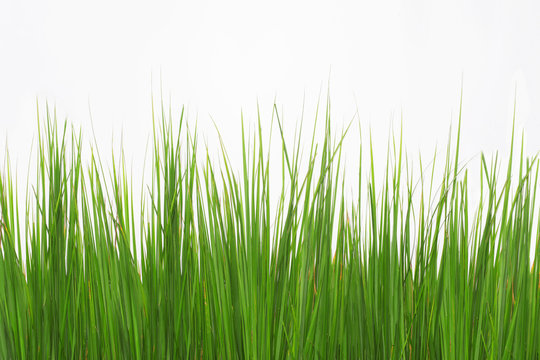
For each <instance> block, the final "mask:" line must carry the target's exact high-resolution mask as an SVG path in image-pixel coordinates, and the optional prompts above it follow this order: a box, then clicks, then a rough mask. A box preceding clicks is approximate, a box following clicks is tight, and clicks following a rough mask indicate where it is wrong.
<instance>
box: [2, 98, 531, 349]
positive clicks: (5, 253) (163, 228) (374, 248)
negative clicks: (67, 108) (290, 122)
mask: <svg viewBox="0 0 540 360" xmlns="http://www.w3.org/2000/svg"><path fill="white" fill-rule="evenodd" d="M275 115H276V117H277V122H278V125H279V130H280V135H281V144H282V169H283V182H282V183H283V186H282V187H281V188H279V189H273V191H276V190H277V192H278V194H279V197H278V198H279V203H278V206H277V210H276V212H275V213H273V212H272V213H271V211H270V208H271V206H270V202H271V199H270V180H269V178H270V171H272V169H270V162H269V156H268V155H265V153H266V151H267V149H265V148H263V138H264V137H265V136H264V134H263V133H262V131H261V126H260V122H259V128H258V132H257V133H256V134H254V136H253V139H250V140H247V138H246V135H245V134H244V132H243V129H242V149H243V152H242V154H243V159H242V164H243V166H242V169H241V171H240V172H239V173H237V172H235V171H234V169H232V168H231V165H230V161H229V159H228V157H227V154H226V152H225V149H224V147H222V149H223V166H222V167H220V168H216V167H214V166H213V164H212V162H211V161H210V160H209V157H208V156H206V157H205V158H204V160H202V161H201V160H200V158H201V157H200V156H198V155H197V134H196V132H195V133H190V132H188V131H187V130H186V126H185V123H184V114H183V112H182V114H181V115H180V119H179V121H178V120H174V119H172V116H170V115H166V112H165V111H164V109H162V111H161V113H160V115H159V116H158V115H157V114H156V115H155V116H154V133H153V139H154V141H153V154H152V169H153V174H152V181H151V184H148V186H147V188H146V190H145V192H144V194H146V195H144V194H143V196H142V203H141V209H143V210H142V211H141V213H135V212H134V210H133V209H134V206H133V201H134V196H133V187H132V185H131V183H130V181H129V180H128V176H127V173H126V169H125V165H124V161H123V157H120V159H117V160H119V162H115V161H113V163H115V164H116V165H115V166H114V167H113V169H112V171H111V172H110V173H107V172H105V171H104V170H103V166H102V165H101V161H100V158H99V156H98V155H99V154H97V153H95V154H93V156H92V157H91V160H90V162H89V163H87V164H82V163H81V152H82V150H81V135H80V133H79V134H77V133H75V132H73V131H71V132H70V131H68V130H67V125H66V124H64V126H63V128H62V129H59V128H58V127H57V125H56V120H55V119H54V116H53V115H51V113H50V112H49V110H48V108H47V111H46V119H45V121H43V127H42V122H41V121H40V120H39V119H38V128H39V141H38V172H37V179H36V182H35V184H34V187H33V188H32V189H33V190H32V192H31V193H30V196H31V198H32V200H31V201H28V204H27V211H26V217H25V218H26V219H27V220H26V222H25V223H24V226H23V230H24V231H23V232H22V233H21V231H20V229H21V224H20V223H21V220H20V219H21V217H22V216H21V215H20V214H19V213H18V210H17V209H18V203H17V199H16V191H15V189H14V186H15V185H14V183H13V175H12V174H11V172H10V167H9V164H7V165H6V166H5V167H4V172H3V173H2V177H1V180H0V255H1V256H0V288H1V290H0V357H1V358H3V359H11V358H109V359H114V358H129V359H132V358H152V359H162V358H254V359H260V358H338V357H339V358H370V359H371V358H383V359H388V358H415V359H416V358H423V359H426V358H434V359H438V358H475V359H476V358H488V357H489V358H520V359H525V358H528V359H531V358H538V357H539V356H540V321H539V318H540V262H539V260H540V243H539V240H538V238H536V239H534V238H533V236H534V235H533V234H536V233H538V232H536V231H534V230H535V229H534V228H533V227H534V226H535V225H534V224H537V223H538V222H537V221H535V217H537V216H538V213H537V212H536V210H537V209H536V208H537V207H536V202H535V200H536V190H537V188H538V183H537V180H538V159H537V158H536V157H533V158H527V157H526V156H525V155H524V153H523V147H522V148H521V153H520V156H519V157H518V161H519V172H518V173H515V172H513V171H512V169H513V165H512V164H513V162H514V158H515V155H514V154H513V150H514V135H513V134H512V147H511V152H510V157H509V159H508V167H507V171H506V177H505V178H503V180H500V179H499V178H498V175H499V173H500V166H501V161H499V160H498V158H497V157H495V158H494V159H493V160H491V161H488V160H487V159H486V158H485V157H484V156H482V158H481V169H480V174H481V180H480V181H481V194H482V195H481V198H480V199H479V205H478V207H477V208H476V209H470V208H469V197H468V180H467V179H468V176H467V170H466V169H462V168H460V165H459V158H458V153H459V138H460V136H459V130H458V136H457V142H456V144H455V145H456V146H455V149H454V150H453V151H452V149H451V146H450V145H451V143H450V142H449V146H448V151H447V154H446V159H445V168H444V172H443V174H438V175H439V176H437V174H435V173H434V169H435V165H433V168H432V171H431V179H430V178H429V174H421V176H420V182H419V184H418V186H416V185H415V183H414V182H413V179H412V177H411V176H410V174H409V172H407V173H406V174H403V173H402V169H403V168H404V166H406V165H404V164H403V161H404V160H403V150H402V145H401V139H398V141H394V142H393V144H394V145H393V147H392V148H391V151H390V154H389V155H392V161H391V160H390V158H389V160H388V163H387V166H386V170H385V173H384V181H383V183H382V184H376V183H375V170H374V166H373V154H372V151H370V155H371V163H370V164H369V166H368V167H367V173H368V174H369V176H368V180H367V183H365V184H364V183H362V182H361V179H362V176H360V177H359V183H358V188H359V194H362V193H363V191H361V190H362V189H366V190H367V191H366V192H365V193H366V194H367V198H366V199H362V198H361V197H360V196H359V198H358V201H357V202H355V205H353V206H348V205H346V204H347V203H348V202H347V199H345V197H344V195H343V194H344V192H343V191H342V190H343V186H344V185H343V181H342V180H343V179H342V175H341V173H340V171H341V170H342V166H341V144H342V140H343V137H344V136H345V135H341V136H339V137H337V138H333V137H332V136H331V133H330V128H331V126H330V116H329V112H328V111H327V113H326V118H325V129H326V132H325V136H324V137H323V139H322V144H319V145H317V144H316V142H315V139H314V138H313V139H312V143H311V144H310V152H309V157H308V159H307V163H304V164H300V150H301V146H300V142H299V141H296V142H295V144H294V145H293V146H292V147H288V146H287V145H286V142H285V140H284V139H285V137H284V130H283V128H282V124H281V122H280V120H279V117H278V116H277V115H278V114H277V112H275ZM460 122H461V115H460ZM68 138H71V140H70V141H68V140H69V139H68ZM246 143H248V144H250V145H246ZM68 144H69V145H68ZM251 144H252V145H251ZM434 163H435V162H434ZM300 165H306V168H307V171H305V173H302V175H301V174H300V173H301V172H300V170H299V169H300ZM357 170H358V172H359V174H362V173H363V170H362V162H361V160H360V161H359V163H358V169H357ZM436 178H441V179H442V181H441V182H440V183H439V184H437V183H434V179H436ZM107 179H109V180H107ZM415 194H416V195H419V199H420V200H419V201H418V202H415V201H413V195H415ZM427 194H429V195H427ZM145 199H146V200H145ZM363 204H367V206H363ZM429 204H432V206H430V205H429ZM470 219H473V221H470ZM333 234H336V235H335V236H333ZM333 242H334V245H333ZM531 242H533V243H534V244H535V245H534V249H535V250H534V254H533V257H534V262H532V264H531V263H530V250H529V249H530V248H531V245H532V243H531ZM22 246H24V247H26V249H27V251H26V256H25V259H24V261H23V259H22V258H21V255H20V254H22V252H21V247H22Z"/></svg>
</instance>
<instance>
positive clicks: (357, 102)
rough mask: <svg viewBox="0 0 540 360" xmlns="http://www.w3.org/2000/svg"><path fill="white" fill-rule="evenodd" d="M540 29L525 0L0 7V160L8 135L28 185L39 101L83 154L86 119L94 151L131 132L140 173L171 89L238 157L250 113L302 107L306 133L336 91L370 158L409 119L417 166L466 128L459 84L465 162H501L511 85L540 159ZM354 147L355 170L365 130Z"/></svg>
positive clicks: (290, 124)
mask: <svg viewBox="0 0 540 360" xmlns="http://www.w3.org/2000/svg"><path fill="white" fill-rule="evenodd" d="M539 24H540V2H538V1H516V0H513V1H487V0H484V1H456V2H443V1H434V2H428V1H414V0H413V1H387V0H384V1H375V2H371V1H370V2H367V1H366V2H359V1H351V2H342V1H332V2H318V1H302V2H297V1H271V2H254V1H236V0H228V1H213V2H211V1H194V2H189V3H188V2H183V3H182V4H178V3H174V4H173V3H165V2H152V3H151V4H148V3H147V2H144V3H143V2H138V1H136V2H133V1H130V2H110V1H106V2H101V1H92V2H90V3H88V4H77V3H76V2H72V1H65V2H47V3H46V2H43V1H39V2H38V1H35V2H33V1H24V2H22V1H2V2H1V3H0V139H1V140H0V141H1V144H2V147H1V148H0V149H1V150H0V155H4V149H5V148H4V146H3V145H4V144H5V143H6V141H7V143H8V145H9V150H10V154H11V159H12V162H13V163H14V164H16V168H17V172H18V176H19V181H20V182H21V184H22V185H24V184H25V183H26V173H27V166H28V159H29V157H30V156H31V155H30V145H31V141H32V138H33V136H35V135H36V132H37V127H36V99H38V100H39V102H40V104H41V105H43V104H44V103H45V101H48V102H49V104H50V105H56V108H57V113H58V117H59V119H61V120H62V119H65V118H68V119H69V121H70V122H71V123H73V124H75V125H76V126H81V127H82V130H83V131H82V133H83V140H84V142H85V144H88V143H90V142H91V141H92V135H91V134H92V133H91V130H90V115H89V114H90V111H89V110H90V109H91V112H92V116H93V123H94V130H95V135H96V139H97V141H98V143H99V145H100V151H101V152H102V153H104V156H105V157H106V158H108V157H109V154H110V150H111V149H112V146H115V148H117V147H118V145H119V142H120V141H119V139H120V135H121V134H122V135H123V139H124V148H125V152H126V158H127V161H128V164H129V165H131V164H133V171H134V175H137V173H139V172H140V171H141V168H142V161H140V160H141V159H142V158H143V156H144V153H145V146H144V144H146V143H147V139H148V136H149V135H150V134H151V128H152V122H151V102H150V99H151V93H152V91H153V92H154V95H155V96H157V97H159V93H160V79H161V80H162V81H161V82H162V84H161V88H162V89H163V94H164V97H165V99H166V102H167V103H168V102H169V99H171V100H170V102H171V104H172V106H173V112H174V113H175V114H178V113H179V109H180V107H181V105H182V104H185V105H186V107H187V109H188V113H189V121H190V123H191V124H192V125H193V126H194V124H195V121H197V122H198V128H199V131H200V133H201V134H202V138H201V139H203V140H204V139H206V140H207V141H208V143H209V144H210V149H211V150H212V149H215V148H213V145H212V144H214V141H215V130H214V128H213V125H212V123H211V117H212V118H213V119H214V121H215V122H216V124H217V126H218V127H219V129H220V130H221V132H222V135H223V136H224V137H225V138H226V143H227V145H228V150H229V152H230V155H231V157H232V158H233V159H235V158H238V156H239V152H240V147H239V146H238V144H239V142H238V140H239V139H240V131H239V130H240V110H241V109H243V111H244V115H245V118H246V122H247V123H248V124H249V123H250V122H252V121H254V120H255V119H256V103H257V100H258V101H259V103H260V105H261V109H262V112H263V116H265V117H264V118H263V120H265V119H266V120H268V119H269V114H270V111H271V108H272V104H273V100H274V98H276V100H277V103H278V107H279V109H280V110H283V114H284V116H285V127H286V131H288V133H289V134H291V135H292V132H293V131H294V128H295V126H296V125H297V122H298V120H299V118H300V114H301V109H302V101H303V99H304V97H305V108H306V116H305V125H304V126H305V127H306V128H308V129H309V128H310V125H311V123H312V119H313V112H314V110H315V104H316V102H317V98H318V96H319V93H320V91H321V88H322V95H323V99H324V96H325V95H326V89H327V87H328V85H329V88H330V96H331V101H332V116H333V123H332V125H333V126H334V127H335V129H341V127H342V126H343V124H344V123H346V122H348V121H349V120H350V119H351V118H352V117H353V116H354V115H355V113H356V110H357V109H358V118H359V119H360V124H361V126H362V130H363V131H364V132H363V134H364V140H366V139H367V138H366V137H365V134H367V131H368V130H369V128H371V131H372V133H373V139H374V150H375V153H376V159H383V160H384V159H385V151H386V144H387V138H388V132H389V129H390V127H391V126H392V125H391V124H392V121H393V123H394V124H399V122H400V117H401V114H402V115H403V125H404V142H405V144H406V146H407V148H408V149H409V151H410V153H411V154H412V157H413V158H414V159H416V158H417V155H416V154H418V152H420V153H422V154H423V155H424V156H425V157H431V156H432V154H433V151H434V148H435V145H436V144H438V148H439V149H444V147H445V145H446V141H447V136H448V128H449V126H450V124H451V123H453V124H454V125H455V124H456V123H457V113H458V109H459V94H460V87H461V79H462V76H463V87H464V92H463V127H462V155H463V157H462V159H470V158H472V159H473V160H474V159H478V157H477V156H476V155H477V154H478V153H479V152H480V151H482V150H483V151H485V152H487V153H488V154H490V153H493V152H494V151H497V150H500V151H502V152H503V153H504V152H506V149H507V147H508V144H509V134H510V129H511V122H512V110H513V99H514V90H515V88H517V119H516V122H517V125H518V130H519V131H521V130H524V131H525V135H526V136H525V137H526V151H527V152H528V153H529V154H535V153H536V152H537V151H538V150H540V136H538V135H540V40H539V39H540V25H539ZM265 125H267V123H265ZM274 139H277V132H276V131H275V129H274ZM345 149H346V152H345V154H346V156H347V157H348V159H347V161H350V162H352V163H355V162H356V160H355V156H357V155H355V154H357V152H358V136H357V129H355V130H353V132H352V133H351V135H350V136H349V137H348V140H347V142H346V143H345ZM32 156H34V157H35V150H34V154H33V155H32ZM475 156H476V157H475ZM0 158H2V159H3V158H4V156H0ZM238 160H240V159H238ZM238 164H239V162H238ZM476 165H477V162H473V166H474V167H473V169H476V168H477V167H476ZM379 168H380V169H381V170H382V166H379ZM238 170H240V168H238ZM475 171H476V170H475ZM134 178H138V176H134ZM21 187H22V188H23V189H24V186H21Z"/></svg>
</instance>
